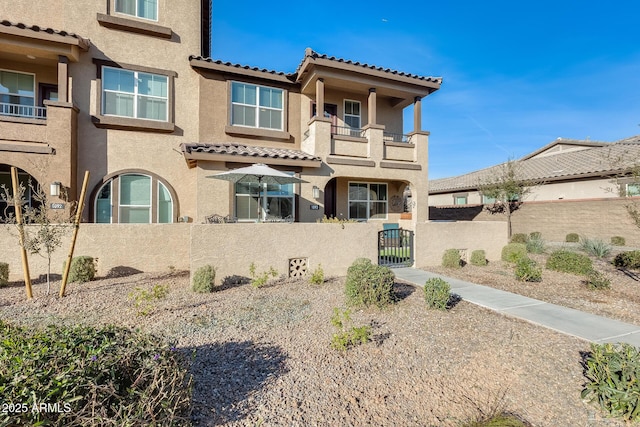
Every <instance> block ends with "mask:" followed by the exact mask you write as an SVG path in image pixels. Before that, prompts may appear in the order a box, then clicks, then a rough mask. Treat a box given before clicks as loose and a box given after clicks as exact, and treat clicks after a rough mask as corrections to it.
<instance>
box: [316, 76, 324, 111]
mask: <svg viewBox="0 0 640 427" xmlns="http://www.w3.org/2000/svg"><path fill="white" fill-rule="evenodd" d="M316 116H318V117H324V80H323V79H318V80H316Z"/></svg>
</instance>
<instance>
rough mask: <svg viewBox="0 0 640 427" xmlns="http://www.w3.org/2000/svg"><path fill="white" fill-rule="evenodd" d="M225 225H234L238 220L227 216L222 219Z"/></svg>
mask: <svg viewBox="0 0 640 427" xmlns="http://www.w3.org/2000/svg"><path fill="white" fill-rule="evenodd" d="M224 222H225V224H230V223H236V222H238V218H236V217H235V216H231V215H227V216H225V217H224Z"/></svg>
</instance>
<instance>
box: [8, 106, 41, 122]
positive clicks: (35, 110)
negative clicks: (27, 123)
mask: <svg viewBox="0 0 640 427" xmlns="http://www.w3.org/2000/svg"><path fill="white" fill-rule="evenodd" d="M0 116H7V117H20V118H24V119H39V120H45V119H46V118H47V108H46V107H35V106H33V105H21V104H10V103H7V102H0Z"/></svg>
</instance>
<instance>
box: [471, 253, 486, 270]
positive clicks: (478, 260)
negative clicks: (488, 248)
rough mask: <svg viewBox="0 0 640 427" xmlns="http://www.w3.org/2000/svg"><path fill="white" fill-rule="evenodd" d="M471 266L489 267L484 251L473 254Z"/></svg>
mask: <svg viewBox="0 0 640 427" xmlns="http://www.w3.org/2000/svg"><path fill="white" fill-rule="evenodd" d="M471 265H477V266H480V267H483V266H485V265H487V255H486V253H485V251H484V250H483V249H478V250H475V251H473V252H471Z"/></svg>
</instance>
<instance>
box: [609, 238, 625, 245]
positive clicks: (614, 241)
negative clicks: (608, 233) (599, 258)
mask: <svg viewBox="0 0 640 427" xmlns="http://www.w3.org/2000/svg"><path fill="white" fill-rule="evenodd" d="M625 243H626V241H625V240H624V237H622V236H613V237H612V238H611V244H612V245H613V246H624V245H625Z"/></svg>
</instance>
